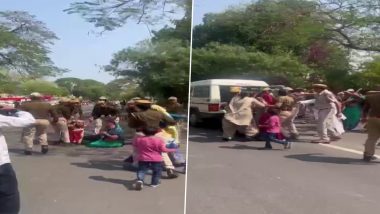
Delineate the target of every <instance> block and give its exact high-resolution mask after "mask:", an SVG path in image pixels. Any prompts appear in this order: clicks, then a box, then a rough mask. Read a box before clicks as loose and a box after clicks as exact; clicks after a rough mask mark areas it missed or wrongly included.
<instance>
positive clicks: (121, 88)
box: [106, 78, 141, 100]
mask: <svg viewBox="0 0 380 214" xmlns="http://www.w3.org/2000/svg"><path fill="white" fill-rule="evenodd" d="M106 89H107V92H109V93H108V96H109V97H110V98H111V99H115V100H120V99H131V98H133V97H136V96H139V95H138V93H139V91H141V89H139V85H138V83H137V82H136V81H134V80H133V79H128V78H120V79H116V80H114V81H111V82H109V83H108V84H107V85H106Z"/></svg>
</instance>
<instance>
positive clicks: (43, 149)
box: [41, 145, 49, 154]
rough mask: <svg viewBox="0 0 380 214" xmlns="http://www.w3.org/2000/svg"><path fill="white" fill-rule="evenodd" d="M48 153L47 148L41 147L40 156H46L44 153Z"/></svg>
mask: <svg viewBox="0 0 380 214" xmlns="http://www.w3.org/2000/svg"><path fill="white" fill-rule="evenodd" d="M48 151H49V147H48V146H45V145H44V146H41V153H42V154H46V153H48Z"/></svg>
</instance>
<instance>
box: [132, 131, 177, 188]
mask: <svg viewBox="0 0 380 214" xmlns="http://www.w3.org/2000/svg"><path fill="white" fill-rule="evenodd" d="M157 131H158V130H157V129H156V128H152V127H146V128H144V129H143V133H144V136H137V137H136V138H135V139H134V140H133V143H132V144H133V147H134V148H135V150H136V152H137V160H138V169H137V182H136V190H141V189H142V188H143V186H144V177H145V173H146V171H147V170H148V169H149V168H150V169H152V171H153V174H152V182H151V187H157V186H158V185H159V183H160V178H161V171H162V165H161V163H162V155H161V153H162V152H175V151H176V150H175V149H167V148H166V144H165V142H164V141H163V140H162V139H161V138H159V137H156V136H154V135H155V134H156V133H157Z"/></svg>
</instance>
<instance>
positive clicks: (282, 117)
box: [222, 84, 380, 161]
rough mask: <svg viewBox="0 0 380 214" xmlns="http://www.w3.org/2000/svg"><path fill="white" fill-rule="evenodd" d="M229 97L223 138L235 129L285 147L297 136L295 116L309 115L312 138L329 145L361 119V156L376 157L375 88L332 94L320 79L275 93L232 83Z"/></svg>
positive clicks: (378, 116)
mask: <svg viewBox="0 0 380 214" xmlns="http://www.w3.org/2000/svg"><path fill="white" fill-rule="evenodd" d="M230 92H231V93H232V94H233V98H232V99H231V101H230V102H229V104H228V105H227V106H226V108H225V112H226V113H225V115H224V118H223V122H222V124H223V139H224V140H225V141H229V140H231V139H232V138H233V137H234V135H235V134H236V132H240V133H242V134H244V135H245V136H246V137H247V138H248V139H259V140H263V141H265V147H264V148H265V149H272V145H271V142H274V143H279V144H282V145H283V146H284V148H285V149H290V148H291V144H292V143H291V142H292V141H294V140H296V139H297V138H298V137H299V132H298V130H297V127H296V125H295V123H294V121H295V119H296V118H297V117H305V115H306V114H307V113H311V114H312V115H313V119H314V120H315V121H316V125H317V127H316V131H317V133H318V139H315V140H312V141H311V142H312V143H323V144H329V143H331V142H332V141H337V140H340V139H341V138H342V135H343V134H344V133H345V132H347V131H352V130H355V129H358V127H359V128H360V127H363V126H364V125H363V124H366V126H365V127H366V129H367V132H368V140H367V141H366V143H365V150H364V154H363V160H364V161H371V160H373V159H375V156H374V152H375V148H376V143H377V141H378V140H379V138H380V126H379V124H380V92H379V91H363V90H361V89H359V90H358V91H355V90H353V89H348V90H346V91H343V92H339V93H336V94H334V93H333V92H331V91H330V90H328V86H327V85H324V84H314V85H313V86H312V90H306V89H302V88H297V89H292V88H289V87H288V88H282V89H279V90H278V91H276V92H277V93H276V95H275V93H274V91H273V90H271V89H270V88H264V89H263V90H262V91H261V92H259V93H257V92H256V93H252V92H249V91H245V90H244V88H242V87H231V90H230Z"/></svg>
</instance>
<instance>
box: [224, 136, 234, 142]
mask: <svg viewBox="0 0 380 214" xmlns="http://www.w3.org/2000/svg"><path fill="white" fill-rule="evenodd" d="M230 140H232V137H224V138H223V141H230Z"/></svg>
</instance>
